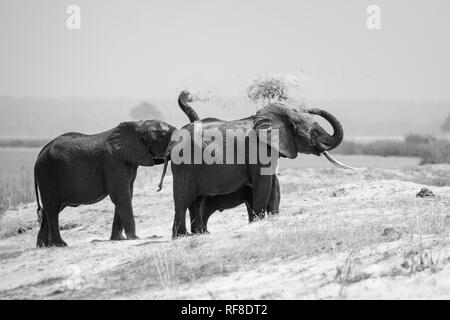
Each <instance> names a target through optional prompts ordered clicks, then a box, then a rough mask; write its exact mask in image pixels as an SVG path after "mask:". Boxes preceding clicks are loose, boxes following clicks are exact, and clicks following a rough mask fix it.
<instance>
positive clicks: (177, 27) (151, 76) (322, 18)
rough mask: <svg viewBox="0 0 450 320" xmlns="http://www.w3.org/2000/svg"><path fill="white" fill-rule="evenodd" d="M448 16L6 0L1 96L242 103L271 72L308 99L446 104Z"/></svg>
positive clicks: (442, 5)
mask: <svg viewBox="0 0 450 320" xmlns="http://www.w3.org/2000/svg"><path fill="white" fill-rule="evenodd" d="M69 4H77V5H79V6H80V8H81V30H76V31H69V30H68V29H67V28H66V19H67V17H68V15H67V14H66V8H67V6H68V5H69ZM370 4H375V5H378V6H379V7H380V8H381V30H377V31H374V30H368V29H367V27H366V19H367V16H368V15H367V13H366V8H367V6H368V5H370ZM449 15H450V1H447V0H443V1H399V0H396V1H392V0H389V1H381V0H372V1H364V0H355V1H349V0H340V1H336V0H329V1H317V0H316V1H312V0H311V1H300V0H293V1H283V0H277V1H275V0H272V1H265V0H264V1H261V0H258V1H256V0H255V1H242V0H240V1H231V0H222V1H212V0H201V1H200V0H189V1H181V0H179V1H178V0H177V1H170V0H169V1H167V0H164V1H162V0H161V1H149V0H145V1H144V0H143V1H137V0H127V1H125V0H124V1H111V0H94V1H93V0H90V1H82V0H70V1H65V0H58V1H54V0H47V1H43V0H30V1H22V0H0V45H1V50H0V94H11V95H14V96H22V95H33V96H41V97H65V96H83V97H129V98H150V97H160V98H164V97H174V96H175V95H177V94H178V92H179V90H180V89H182V88H185V87H187V88H193V89H195V90H203V91H207V90H213V91H216V92H221V93H224V94H230V95H241V94H243V93H244V92H245V89H246V87H247V86H248V85H249V83H250V81H251V80H252V79H253V78H254V77H255V76H257V75H258V74H261V73H266V72H270V73H287V74H292V75H296V76H299V77H300V78H301V79H303V86H304V94H305V96H306V97H311V98H380V99H412V100H440V99H442V100H450V88H449V86H450V43H449V39H450V18H449Z"/></svg>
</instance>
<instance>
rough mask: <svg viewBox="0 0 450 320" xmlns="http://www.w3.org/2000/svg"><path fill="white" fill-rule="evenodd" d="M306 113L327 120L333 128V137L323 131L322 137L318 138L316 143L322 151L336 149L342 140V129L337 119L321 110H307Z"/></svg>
mask: <svg viewBox="0 0 450 320" xmlns="http://www.w3.org/2000/svg"><path fill="white" fill-rule="evenodd" d="M306 112H308V113H310V114H315V115H318V116H321V117H322V118H324V119H325V120H327V121H328V122H329V123H330V124H331V126H332V127H333V131H334V132H333V135H330V134H328V133H327V132H326V131H325V130H324V136H323V137H321V138H318V141H317V142H318V143H319V144H320V145H322V146H323V148H324V150H322V151H327V150H332V149H334V148H336V147H337V146H338V145H339V144H340V143H341V142H342V139H343V138H344V130H343V129H342V126H341V124H340V122H339V121H338V119H336V118H335V117H334V116H333V115H332V114H331V113H328V112H327V111H325V110H321V109H316V108H313V109H307V110H306Z"/></svg>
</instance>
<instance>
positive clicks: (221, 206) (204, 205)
mask: <svg viewBox="0 0 450 320" xmlns="http://www.w3.org/2000/svg"><path fill="white" fill-rule="evenodd" d="M193 100H194V99H193V96H192V95H191V94H190V93H189V92H188V91H186V90H183V91H182V92H181V93H180V95H179V97H178V105H179V107H180V108H181V110H183V112H184V113H185V114H186V115H187V116H188V118H189V121H190V122H194V121H198V120H200V118H199V116H198V115H197V113H196V112H195V110H194V109H193V108H192V107H191V106H190V105H189V104H188V102H192V101H193ZM209 119H214V120H218V119H215V118H209ZM218 121H219V120H218ZM169 158H170V155H168V157H167V159H169ZM166 168H167V162H165V164H164V173H163V176H162V178H161V182H160V187H159V190H161V188H162V179H163V178H164V174H165V170H166ZM273 184H274V186H275V187H274V188H272V191H271V194H270V198H269V201H268V204H267V208H266V210H267V212H268V213H270V214H278V213H279V205H280V185H279V182H278V178H277V176H276V175H273ZM252 200H253V191H252V189H251V187H249V186H243V187H242V188H240V189H239V190H237V191H234V192H231V193H228V194H223V195H222V194H219V195H214V196H201V197H198V198H197V199H196V200H195V201H194V203H193V204H192V205H191V206H190V207H189V214H190V221H191V232H192V233H207V232H208V230H207V223H208V219H209V217H210V216H211V215H212V214H213V213H214V212H216V211H223V210H226V209H231V208H234V207H237V206H239V205H241V204H243V203H244V204H245V205H246V207H247V213H248V219H249V222H253V221H255V220H256V219H257V218H258V217H257V216H256V215H255V214H254V212H253V211H252V209H251V208H252Z"/></svg>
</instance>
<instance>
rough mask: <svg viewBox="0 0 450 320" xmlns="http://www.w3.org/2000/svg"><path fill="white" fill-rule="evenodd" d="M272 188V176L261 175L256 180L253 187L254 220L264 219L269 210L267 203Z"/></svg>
mask: <svg viewBox="0 0 450 320" xmlns="http://www.w3.org/2000/svg"><path fill="white" fill-rule="evenodd" d="M271 188H272V176H267V175H261V176H259V177H258V179H256V183H255V184H254V187H253V204H252V210H253V212H252V219H250V222H252V221H255V220H256V219H263V218H264V217H265V211H266V208H267V202H268V201H269V196H270V192H271Z"/></svg>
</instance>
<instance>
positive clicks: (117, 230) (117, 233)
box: [110, 208, 126, 240]
mask: <svg viewBox="0 0 450 320" xmlns="http://www.w3.org/2000/svg"><path fill="white" fill-rule="evenodd" d="M125 239H126V238H125V237H124V236H123V226H122V221H121V220H120V214H119V211H118V210H117V208H116V209H115V210H114V220H113V225H112V232H111V238H110V240H125Z"/></svg>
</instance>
